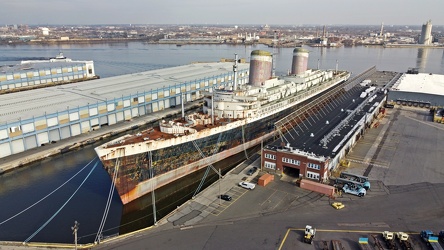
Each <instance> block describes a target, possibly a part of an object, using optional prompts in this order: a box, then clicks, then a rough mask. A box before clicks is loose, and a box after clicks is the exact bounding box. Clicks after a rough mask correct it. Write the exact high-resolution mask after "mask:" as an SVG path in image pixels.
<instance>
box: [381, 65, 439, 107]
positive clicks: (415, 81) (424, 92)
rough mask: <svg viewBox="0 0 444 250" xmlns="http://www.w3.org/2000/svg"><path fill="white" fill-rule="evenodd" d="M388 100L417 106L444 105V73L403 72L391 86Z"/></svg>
mask: <svg viewBox="0 0 444 250" xmlns="http://www.w3.org/2000/svg"><path fill="white" fill-rule="evenodd" d="M387 100H388V101H391V102H395V103H396V104H398V105H407V106H415V107H426V108H428V107H430V106H444V75H437V74H426V73H418V74H403V75H402V76H401V77H400V78H399V79H398V81H396V83H395V84H394V85H393V86H392V87H391V88H390V90H389V93H388V98H387Z"/></svg>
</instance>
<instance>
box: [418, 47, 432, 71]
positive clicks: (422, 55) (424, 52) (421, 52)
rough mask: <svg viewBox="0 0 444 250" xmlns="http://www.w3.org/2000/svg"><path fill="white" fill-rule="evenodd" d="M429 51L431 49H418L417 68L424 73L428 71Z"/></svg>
mask: <svg viewBox="0 0 444 250" xmlns="http://www.w3.org/2000/svg"><path fill="white" fill-rule="evenodd" d="M429 51H430V49H429V48H418V55H417V57H416V68H418V71H419V72H422V73H424V72H425V71H426V66H427V58H428V56H429Z"/></svg>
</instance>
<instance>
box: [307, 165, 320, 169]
mask: <svg viewBox="0 0 444 250" xmlns="http://www.w3.org/2000/svg"><path fill="white" fill-rule="evenodd" d="M307 167H308V168H312V169H317V170H321V166H320V165H318V164H314V163H307Z"/></svg>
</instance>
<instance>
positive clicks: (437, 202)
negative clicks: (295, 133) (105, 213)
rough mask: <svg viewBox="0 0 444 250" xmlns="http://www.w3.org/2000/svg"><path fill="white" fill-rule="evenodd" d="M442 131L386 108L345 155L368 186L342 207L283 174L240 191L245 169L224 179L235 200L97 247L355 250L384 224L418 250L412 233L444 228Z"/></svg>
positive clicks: (405, 111) (423, 113)
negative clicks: (309, 232) (309, 236)
mask: <svg viewBox="0 0 444 250" xmlns="http://www.w3.org/2000/svg"><path fill="white" fill-rule="evenodd" d="M443 129H444V125H442V124H436V123H432V122H431V121H430V116H429V115H428V111H427V110H421V109H414V108H406V107H396V108H395V109H393V110H389V111H388V114H387V116H386V117H385V118H383V119H381V120H380V124H379V126H378V127H377V128H372V129H369V130H368V131H367V133H366V134H365V136H364V138H363V139H361V140H360V141H359V142H358V144H357V145H356V147H355V148H354V149H353V150H352V152H351V153H350V154H349V158H350V159H351V160H352V164H351V166H350V168H349V169H348V171H350V172H356V173H360V174H362V173H364V172H367V173H368V174H369V177H370V179H371V182H372V189H371V190H370V191H369V192H368V193H367V196H365V197H364V198H359V197H356V196H352V195H343V197H340V198H337V200H338V201H341V202H343V203H344V204H345V208H343V209H341V210H335V209H333V208H332V207H331V205H330V204H331V202H332V200H330V199H329V198H328V197H325V196H321V195H318V194H315V193H310V192H307V191H304V190H301V189H300V188H297V187H296V186H295V185H294V184H293V183H291V182H288V181H285V180H280V179H276V180H275V181H273V182H272V183H270V184H269V185H267V186H266V187H260V186H257V187H256V189H255V190H252V191H249V190H245V189H242V188H240V187H238V186H237V185H236V181H240V180H241V179H242V177H244V178H245V177H246V175H245V173H246V171H247V170H248V167H246V168H245V170H243V171H235V172H233V173H232V174H233V175H235V177H231V178H234V180H233V181H232V182H231V184H230V183H228V184H227V182H224V187H225V189H224V190H227V191H226V193H227V194H230V195H231V196H232V197H233V200H232V201H222V202H219V200H217V199H214V200H212V201H211V202H210V203H209V205H208V207H207V208H210V207H211V208H212V210H211V212H209V213H208V214H207V215H206V216H205V217H203V218H202V219H200V220H199V221H197V222H195V223H192V224H186V223H185V224H182V225H181V223H179V224H176V225H171V224H173V223H168V224H170V225H166V224H165V225H161V226H158V227H155V228H152V229H149V230H146V231H144V232H140V233H136V234H133V235H129V236H127V237H123V238H120V239H118V240H113V241H109V242H105V243H103V244H100V245H98V246H97V247H95V249H178V248H180V249H193V250H194V249H323V246H324V245H323V243H324V241H326V242H328V245H330V249H332V248H331V243H330V241H331V240H340V241H341V242H342V245H343V246H344V248H345V249H359V244H358V239H359V237H368V238H369V240H370V242H371V244H370V246H373V245H374V240H373V239H372V237H371V235H378V237H379V240H381V241H382V238H381V236H380V233H381V232H382V231H385V230H388V231H394V232H397V231H404V232H409V233H411V234H410V237H411V242H412V243H413V244H414V246H415V247H416V248H415V249H428V248H427V247H426V245H425V244H424V243H423V242H422V241H421V240H420V238H419V236H418V235H417V233H419V232H420V231H421V230H424V229H431V230H433V231H434V232H436V233H437V232H439V230H442V229H444V226H443V225H444V202H443V200H444V178H443V176H442V173H443V172H444V168H443V167H442V164H440V163H442V162H443V155H444V154H442V151H443V148H442V147H443V144H442V143H440V142H441V141H443V140H442V136H443V133H442V130H443ZM236 178H237V179H236ZM256 179H257V177H256ZM254 181H255V179H253V180H252V182H254ZM219 188H220V187H219ZM210 189H213V190H217V186H213V187H212V188H210ZM224 192H225V191H224ZM213 196H214V195H213ZM219 203H220V204H219ZM177 221H178V220H176V222H177ZM170 222H171V221H170ZM307 224H308V225H312V226H314V227H316V228H317V230H318V232H317V235H316V238H315V241H314V244H313V245H309V244H305V243H302V237H303V229H304V227H305V225H307ZM375 249H376V248H375Z"/></svg>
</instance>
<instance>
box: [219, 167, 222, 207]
mask: <svg viewBox="0 0 444 250" xmlns="http://www.w3.org/2000/svg"><path fill="white" fill-rule="evenodd" d="M221 199H222V193H221V192H220V168H219V206H220V200H221Z"/></svg>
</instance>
